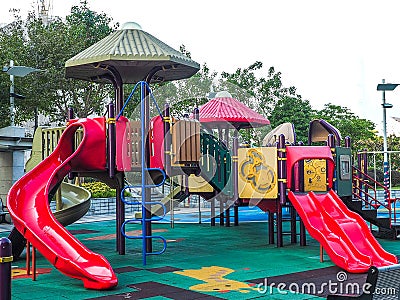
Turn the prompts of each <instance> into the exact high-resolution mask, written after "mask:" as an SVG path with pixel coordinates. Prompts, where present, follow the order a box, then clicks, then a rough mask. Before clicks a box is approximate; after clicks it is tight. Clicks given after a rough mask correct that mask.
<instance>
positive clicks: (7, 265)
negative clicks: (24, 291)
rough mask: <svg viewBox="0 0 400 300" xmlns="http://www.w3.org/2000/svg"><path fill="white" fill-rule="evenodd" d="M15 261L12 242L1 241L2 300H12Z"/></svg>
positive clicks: (0, 292) (0, 296)
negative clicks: (12, 266) (12, 271)
mask: <svg viewBox="0 0 400 300" xmlns="http://www.w3.org/2000/svg"><path fill="white" fill-rule="evenodd" d="M12 261H13V257H12V249H11V241H10V240H9V239H8V238H5V237H3V238H1V239H0V278H1V279H0V299H2V300H11V262H12Z"/></svg>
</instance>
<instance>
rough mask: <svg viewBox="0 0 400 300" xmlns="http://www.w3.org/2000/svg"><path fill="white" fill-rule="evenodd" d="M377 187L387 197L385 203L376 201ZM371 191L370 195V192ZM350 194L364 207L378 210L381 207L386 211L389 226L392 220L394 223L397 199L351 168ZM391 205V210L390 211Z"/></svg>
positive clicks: (384, 188) (363, 174)
mask: <svg viewBox="0 0 400 300" xmlns="http://www.w3.org/2000/svg"><path fill="white" fill-rule="evenodd" d="M377 187H379V188H381V189H382V190H384V191H385V193H386V194H387V195H388V198H387V200H388V201H387V203H384V202H382V201H380V200H378V197H377ZM371 190H372V193H371V192H370V191H371ZM352 194H353V196H354V197H356V198H357V199H359V200H361V201H362V202H363V203H365V207H373V208H374V209H376V210H377V209H378V208H379V207H383V208H385V209H387V210H388V213H389V219H390V224H392V220H393V221H394V222H396V201H397V198H391V197H390V190H389V189H388V188H387V187H385V186H384V185H383V184H381V183H380V182H378V181H376V180H375V179H374V178H372V177H371V176H369V175H368V174H365V172H362V171H361V170H360V169H359V168H357V167H354V166H353V191H352ZM392 204H393V209H392Z"/></svg>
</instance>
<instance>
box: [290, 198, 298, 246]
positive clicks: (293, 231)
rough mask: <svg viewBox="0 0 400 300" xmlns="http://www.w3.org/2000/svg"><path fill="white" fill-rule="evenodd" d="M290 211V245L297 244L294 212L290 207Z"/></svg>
mask: <svg viewBox="0 0 400 300" xmlns="http://www.w3.org/2000/svg"><path fill="white" fill-rule="evenodd" d="M289 209H290V242H291V243H292V244H296V243H297V226H296V215H297V213H296V210H295V209H294V207H293V206H292V205H291V206H290V207H289Z"/></svg>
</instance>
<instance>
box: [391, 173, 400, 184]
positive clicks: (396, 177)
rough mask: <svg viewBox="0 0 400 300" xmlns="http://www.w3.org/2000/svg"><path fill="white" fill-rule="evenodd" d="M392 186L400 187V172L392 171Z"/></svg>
mask: <svg viewBox="0 0 400 300" xmlns="http://www.w3.org/2000/svg"><path fill="white" fill-rule="evenodd" d="M391 179H392V186H399V185H400V172H399V171H393V170H392V178H391Z"/></svg>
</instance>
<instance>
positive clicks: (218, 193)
mask: <svg viewBox="0 0 400 300" xmlns="http://www.w3.org/2000/svg"><path fill="white" fill-rule="evenodd" d="M130 35H133V36H136V35H139V36H140V37H141V38H142V40H146V41H147V43H148V44H152V45H154V47H156V46H157V47H158V48H157V47H156V49H158V50H159V51H164V52H166V53H163V54H162V55H161V54H160V55H159V56H161V59H158V60H155V59H150V58H148V59H147V60H143V59H142V58H141V59H138V58H137V57H135V56H134V55H133V57H127V58H124V59H123V60H124V61H123V63H122V62H121V61H122V59H121V58H118V55H117V54H116V53H114V54H113V55H111V56H112V57H111V56H107V59H106V60H104V61H94V58H93V57H88V55H89V54H92V53H93V52H95V50H98V49H104V46H107V49H108V50H109V49H113V47H112V46H113V45H112V40H115V37H120V40H123V38H124V37H126V36H130ZM130 41H132V39H130ZM158 43H161V42H160V41H158V40H156V39H155V38H154V37H152V36H151V35H149V34H147V33H145V32H143V31H142V30H141V29H140V28H137V27H127V28H125V29H123V30H120V31H117V32H115V33H113V34H112V35H111V36H110V38H109V39H107V38H106V39H104V40H102V41H101V42H99V43H98V44H95V45H93V46H92V47H90V48H89V49H87V50H85V51H83V52H82V53H80V54H78V55H77V56H76V57H75V58H72V59H71V60H70V61H68V62H67V63H66V67H67V76H70V77H75V78H79V79H85V80H90V81H97V82H103V81H104V82H106V81H111V82H112V83H113V85H114V87H115V92H116V100H115V104H116V105H115V106H114V103H111V104H110V105H109V106H108V115H107V117H106V118H92V119H91V118H85V119H74V118H73V112H72V111H71V112H70V115H69V122H68V126H67V127H66V128H65V129H64V130H63V132H62V134H61V133H60V136H59V139H58V144H57V147H56V148H55V149H54V151H53V152H52V153H51V154H49V155H48V156H47V157H46V158H44V157H43V158H44V160H43V161H42V162H40V163H39V164H38V165H37V166H36V167H35V168H33V169H32V170H31V171H30V172H28V173H27V174H26V175H25V176H23V177H22V178H21V179H20V180H19V181H18V182H17V183H16V184H15V185H14V186H13V187H12V188H11V190H10V192H9V195H8V200H7V206H8V209H9V211H10V214H11V215H12V219H13V222H14V225H15V227H16V229H17V230H18V231H19V232H20V233H21V234H22V235H23V236H24V237H25V238H26V239H27V240H29V241H30V242H31V243H32V245H33V246H34V247H35V248H36V249H38V250H39V251H40V252H41V253H42V254H43V256H45V257H46V258H47V259H48V260H49V261H50V262H51V263H52V264H53V265H54V266H55V267H56V268H57V269H58V270H60V271H61V272H62V273H64V274H66V275H67V276H70V277H73V278H77V279H80V280H82V281H83V283H84V286H85V287H86V288H92V289H109V288H112V287H114V286H116V285H117V283H118V280H117V277H116V275H115V274H114V272H113V269H112V267H111V266H110V264H109V263H108V262H107V260H106V259H105V258H104V257H103V256H101V255H99V254H96V253H93V252H92V251H90V250H89V249H87V248H86V247H85V246H84V245H83V244H81V243H80V242H79V241H78V240H77V239H75V238H74V237H73V236H72V235H71V234H69V233H68V231H67V230H65V229H64V228H63V226H61V225H60V224H59V222H58V221H57V220H56V219H55V218H54V216H53V215H52V213H51V212H50V210H49V206H48V200H49V199H48V198H49V195H52V194H54V193H55V191H56V189H57V187H58V185H59V183H60V182H61V181H62V180H63V178H64V177H65V176H69V177H70V178H73V177H74V176H82V177H84V176H88V177H89V176H90V177H94V178H98V179H100V180H102V181H104V182H106V183H107V184H109V185H110V186H112V187H115V188H116V189H117V195H116V196H117V200H116V201H117V212H116V233H117V239H116V240H117V241H116V242H117V250H118V252H119V254H125V238H128V239H139V240H141V241H142V257H143V264H146V258H147V256H149V255H157V254H162V253H163V252H164V251H165V249H166V246H167V242H166V240H165V239H164V238H163V237H161V236H155V235H152V223H153V222H156V221H157V220H160V218H162V216H163V215H165V213H166V212H167V211H168V210H169V209H172V207H171V206H170V207H168V206H167V205H166V203H163V202H162V201H161V202H154V201H152V200H151V193H150V189H151V188H152V187H154V186H160V185H162V184H164V182H165V180H166V179H167V178H168V177H169V178H173V177H177V176H183V178H187V180H188V185H187V187H185V189H184V192H183V189H182V188H179V189H177V190H176V191H175V190H174V191H173V192H172V194H171V195H170V197H178V198H180V197H181V196H183V195H182V193H183V194H185V195H188V194H198V195H201V196H202V197H203V198H205V199H207V200H209V201H211V208H212V214H213V215H214V216H215V201H214V200H215V199H217V200H219V201H220V203H221V204H222V205H226V206H227V208H229V207H230V206H233V208H234V218H235V222H234V223H235V225H238V218H237V217H238V210H237V207H238V206H240V205H249V204H255V205H257V206H258V207H260V209H262V210H263V211H266V212H268V218H269V222H268V224H269V225H268V226H269V242H270V243H271V244H272V243H274V242H275V225H274V223H275V222H274V220H275V219H276V233H277V234H276V240H277V242H276V243H277V246H278V247H282V246H283V234H284V233H283V222H284V220H283V215H282V212H283V209H284V208H285V209H286V208H287V209H289V210H290V224H291V231H290V235H291V242H292V243H296V242H297V235H298V234H297V229H296V226H297V214H298V215H299V216H300V217H301V219H302V221H301V222H300V244H301V245H305V244H306V233H305V229H306V228H307V229H308V231H309V233H310V235H311V236H313V237H314V238H315V239H316V240H318V241H319V242H320V243H321V245H322V246H323V247H324V249H325V250H326V251H327V253H328V254H329V256H330V258H331V260H332V261H333V262H334V263H336V264H337V265H338V266H340V267H342V268H344V269H345V270H347V271H349V272H366V271H367V270H368V269H369V268H370V267H371V266H372V265H375V266H387V265H391V264H395V263H397V258H396V257H395V256H394V255H391V254H390V253H387V252H386V251H384V250H383V249H382V248H381V247H380V246H379V244H378V243H377V241H376V240H375V238H374V237H373V236H372V234H371V233H370V230H369V228H368V226H367V225H366V224H365V221H364V220H363V219H362V218H361V217H359V216H358V215H356V214H354V213H352V212H351V211H349V210H348V209H347V207H346V206H345V205H344V204H343V203H342V200H341V198H343V199H350V200H351V201H353V196H354V195H359V196H360V197H363V199H364V194H365V191H366V190H365V182H364V181H362V180H361V181H360V184H359V185H358V186H357V187H356V188H355V189H357V188H358V190H360V191H362V193H360V192H358V193H357V192H355V190H353V185H352V179H353V176H352V175H353V174H352V167H351V166H352V164H351V152H350V142H349V140H348V139H347V140H346V146H345V147H340V134H339V133H338V132H337V130H335V128H334V127H333V126H331V125H330V124H328V123H326V122H325V121H323V120H320V121H319V122H315V123H313V124H311V125H310V128H311V129H310V139H309V144H311V143H312V142H317V141H325V140H327V144H328V145H327V146H311V145H308V146H299V145H295V142H296V141H295V134H294V133H293V128H292V131H290V130H289V132H290V133H291V135H290V138H289V141H290V143H286V139H285V134H281V131H280V130H277V131H274V135H275V136H276V138H275V140H276V142H277V143H271V145H269V146H268V145H265V146H264V147H257V148H239V147H238V130H240V129H241V128H246V126H251V124H252V123H253V124H254V123H257V122H258V121H259V123H257V124H261V123H262V122H264V124H267V123H268V121H267V122H265V121H262V120H263V119H264V120H266V119H265V118H262V116H261V118H260V119H258V121H256V120H254V119H252V118H253V117H259V116H256V115H251V116H244V118H243V119H242V120H239V121H237V120H236V122H234V121H233V120H229V119H228V121H226V119H225V120H224V122H221V123H224V124H230V126H231V127H233V128H235V129H236V131H234V132H235V133H234V136H233V139H232V141H233V143H232V144H233V147H232V148H233V151H232V153H231V152H230V150H229V148H228V147H227V145H226V143H227V142H228V141H229V139H230V137H229V130H230V128H231V127H226V128H223V127H222V125H220V124H218V120H216V119H214V120H208V121H207V120H206V118H205V116H206V114H205V111H203V114H202V108H200V109H199V110H195V111H194V113H193V118H191V119H182V120H177V119H174V118H173V117H172V116H171V115H170V113H169V107H168V106H166V107H165V108H164V110H163V111H161V110H160V109H159V108H158V107H157V112H158V115H157V116H155V117H154V116H151V115H150V109H149V106H150V103H151V102H152V101H153V97H152V92H151V89H150V86H149V84H150V83H151V82H153V81H157V80H164V81H166V80H175V79H179V78H184V77H190V76H191V75H193V74H194V73H195V72H196V71H197V70H198V64H196V63H195V62H193V61H191V60H190V59H188V58H186V57H183V56H182V55H181V54H180V53H179V52H177V51H175V50H173V49H172V50H171V49H170V48H169V47H168V46H167V45H165V44H163V47H161V48H160V47H159V46H158V45H157V44H158ZM108 44H110V45H108ZM131 47H132V48H133V45H131ZM135 47H136V48H135V49H136V50H137V45H135ZM107 49H106V50H105V51H108V50H107ZM149 49H150V48H149ZM133 53H134V52H133ZM129 64H131V65H129ZM141 64H142V65H141ZM143 78H145V80H144V81H140V80H141V79H143ZM126 82H138V83H137V84H136V86H135V88H134V89H133V91H132V93H131V95H130V96H129V97H128V99H127V100H126V102H125V104H124V103H122V99H123V95H122V87H123V83H126ZM136 92H140V100H141V101H140V121H138V120H129V119H128V118H127V117H126V116H124V109H125V107H126V105H127V104H128V103H129V101H130V100H131V99H132V97H133V96H134V95H135V93H136ZM221 98H222V99H223V100H221ZM230 98H231V97H219V98H216V99H214V100H215V101H214V102H215V103H218V104H219V105H220V104H224V103H225V104H226V103H228V101H233V100H232V99H230ZM234 100H235V99H234ZM231 106H233V107H235V106H234V104H231ZM204 123H207V125H203V124H204ZM213 123H214V125H217V130H218V131H219V132H220V134H219V137H221V136H222V130H225V143H224V142H222V141H221V140H219V139H217V138H216V137H215V136H213V134H211V132H210V131H206V130H204V128H203V127H208V128H210V126H212V124H213ZM235 125H236V126H235ZM313 128H317V129H313ZM78 130H81V131H80V133H79V135H80V136H81V137H80V138H79V140H78V139H77V134H76V133H77V132H78ZM285 130H286V131H287V128H286V129H285ZM313 131H314V134H313ZM227 132H228V133H227ZM315 132H318V134H317V133H315ZM326 133H327V134H326ZM335 137H336V138H335ZM126 172H139V173H140V174H141V183H140V184H139V185H137V186H136V185H135V186H132V185H127V186H125V184H124V173H126ZM335 173H336V175H335ZM190 178H191V179H190ZM194 178H197V179H194ZM199 185H201V186H200V187H199ZM133 187H135V188H141V189H142V193H141V201H140V202H139V204H140V205H141V207H142V213H141V216H140V218H139V219H138V218H132V219H128V220H126V219H125V209H124V207H125V205H132V204H135V205H136V204H138V202H137V201H134V202H132V201H130V200H129V199H125V197H124V191H125V190H127V189H130V188H133ZM178 195H179V196H178ZM166 198H168V197H166ZM350 200H349V201H350ZM156 210H157V211H158V212H157V213H156ZM389 211H390V205H389ZM221 220H223V216H221V217H220V221H221ZM229 220H230V212H229V210H228V209H227V210H226V221H227V222H229ZM132 223H135V224H137V223H139V224H141V226H142V234H141V235H138V236H131V235H129V234H127V230H126V227H127V226H129V224H132ZM212 225H215V219H214V224H212ZM392 225H393V224H392V223H390V224H389V227H391V226H392ZM154 239H159V240H161V241H162V244H163V247H162V248H161V249H156V250H153V245H152V241H153V240H154Z"/></svg>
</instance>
